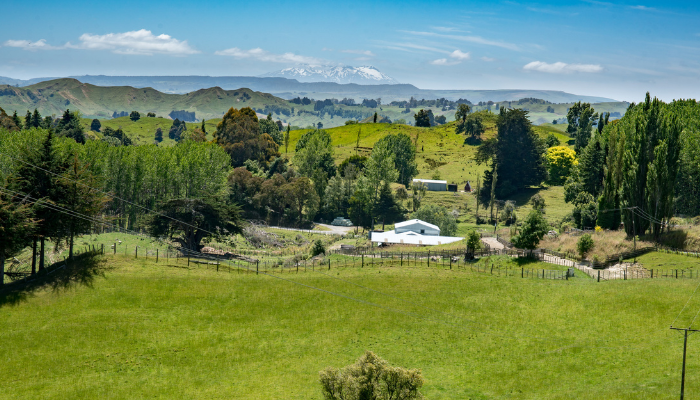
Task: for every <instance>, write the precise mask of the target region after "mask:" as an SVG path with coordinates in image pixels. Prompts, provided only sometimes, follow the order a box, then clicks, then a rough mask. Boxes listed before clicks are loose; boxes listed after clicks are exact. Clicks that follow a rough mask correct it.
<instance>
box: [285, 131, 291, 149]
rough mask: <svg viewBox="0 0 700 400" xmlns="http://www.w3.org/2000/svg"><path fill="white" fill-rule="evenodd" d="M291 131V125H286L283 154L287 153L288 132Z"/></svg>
mask: <svg viewBox="0 0 700 400" xmlns="http://www.w3.org/2000/svg"><path fill="white" fill-rule="evenodd" d="M290 129H291V124H287V133H285V134H284V153H285V154H286V153H288V152H289V131H290Z"/></svg>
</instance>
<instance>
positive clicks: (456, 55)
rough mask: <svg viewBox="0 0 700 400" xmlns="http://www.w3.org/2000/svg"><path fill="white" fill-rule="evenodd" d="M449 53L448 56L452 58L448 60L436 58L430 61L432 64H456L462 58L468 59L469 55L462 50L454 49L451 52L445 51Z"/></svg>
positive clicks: (462, 59)
mask: <svg viewBox="0 0 700 400" xmlns="http://www.w3.org/2000/svg"><path fill="white" fill-rule="evenodd" d="M445 53H447V54H449V56H450V58H452V59H453V60H449V59H447V58H438V59H437V60H433V61H431V62H430V63H431V64H433V65H457V64H460V63H461V62H462V61H464V60H468V59H469V58H470V57H471V55H470V54H469V53H468V52H467V53H465V52H463V51H461V50H455V51H453V52H452V53H450V52H447V51H446V52H445Z"/></svg>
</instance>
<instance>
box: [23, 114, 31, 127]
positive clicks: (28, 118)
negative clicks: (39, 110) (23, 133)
mask: <svg viewBox="0 0 700 400" xmlns="http://www.w3.org/2000/svg"><path fill="white" fill-rule="evenodd" d="M31 128H32V112H31V111H29V110H27V115H25V116H24V129H27V130H29V129H31Z"/></svg>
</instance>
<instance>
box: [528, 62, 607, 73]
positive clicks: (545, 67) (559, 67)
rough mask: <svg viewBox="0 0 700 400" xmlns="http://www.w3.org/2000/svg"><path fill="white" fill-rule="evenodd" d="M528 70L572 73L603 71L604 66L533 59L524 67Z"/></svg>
mask: <svg viewBox="0 0 700 400" xmlns="http://www.w3.org/2000/svg"><path fill="white" fill-rule="evenodd" d="M523 69H524V70H526V71H539V72H546V73H549V74H570V73H573V72H589V73H595V72H601V71H602V70H603V67H601V66H600V65H597V64H567V63H563V62H555V63H553V64H549V63H546V62H543V61H533V62H531V63H529V64H527V65H525V66H524V67H523Z"/></svg>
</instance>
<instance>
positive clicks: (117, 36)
mask: <svg viewBox="0 0 700 400" xmlns="http://www.w3.org/2000/svg"><path fill="white" fill-rule="evenodd" d="M79 39H80V42H81V43H80V44H77V45H72V44H70V43H67V44H66V46H67V47H70V48H76V49H83V50H109V51H112V52H113V53H117V54H134V55H148V56H150V55H153V54H169V55H176V56H181V55H187V54H196V53H199V51H197V50H195V49H193V48H192V47H190V45H189V44H188V43H187V41H186V40H183V41H180V40H177V39H175V38H173V37H171V36H170V35H165V34H161V35H158V36H156V35H154V34H153V33H151V31H149V30H146V29H141V30H138V31H130V32H123V33H108V34H106V35H91V34H89V33H84V34H82V35H80V38H79Z"/></svg>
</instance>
